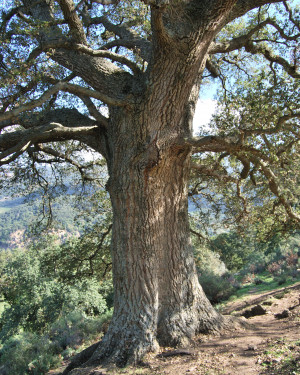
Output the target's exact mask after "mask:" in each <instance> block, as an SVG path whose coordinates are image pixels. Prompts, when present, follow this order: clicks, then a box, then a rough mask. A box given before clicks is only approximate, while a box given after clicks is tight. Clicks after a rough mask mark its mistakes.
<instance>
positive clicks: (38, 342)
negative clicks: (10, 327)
mask: <svg viewBox="0 0 300 375" xmlns="http://www.w3.org/2000/svg"><path fill="white" fill-rule="evenodd" d="M51 345H52V343H51V341H50V340H49V338H48V337H47V336H38V335H37V334H34V333H30V332H23V333H21V334H19V335H15V336H13V337H11V338H9V339H8V340H6V342H5V344H4V345H3V347H2V349H1V350H0V365H2V373H3V374H7V375H9V374H16V375H23V374H24V375H25V374H32V375H41V374H45V373H46V372H47V371H48V370H49V369H50V368H51V367H54V366H57V365H58V364H59V363H60V357H59V355H57V354H54V353H53V352H52V348H51Z"/></svg>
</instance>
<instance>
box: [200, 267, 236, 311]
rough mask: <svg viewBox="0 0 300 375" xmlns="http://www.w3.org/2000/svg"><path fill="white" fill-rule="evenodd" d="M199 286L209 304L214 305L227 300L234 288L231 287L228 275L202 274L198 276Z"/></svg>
mask: <svg viewBox="0 0 300 375" xmlns="http://www.w3.org/2000/svg"><path fill="white" fill-rule="evenodd" d="M199 281H200V284H201V285H202V288H203V290H204V292H205V294H206V296H207V298H208V299H209V300H210V302H211V303H213V304H216V303H219V302H221V301H224V300H226V299H228V298H229V297H230V296H231V295H233V294H234V292H235V291H236V288H235V287H234V286H233V285H232V283H231V282H230V280H229V276H228V275H223V276H220V275H216V274H214V273H203V274H201V275H200V276H199Z"/></svg>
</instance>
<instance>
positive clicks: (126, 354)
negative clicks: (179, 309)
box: [62, 315, 251, 375]
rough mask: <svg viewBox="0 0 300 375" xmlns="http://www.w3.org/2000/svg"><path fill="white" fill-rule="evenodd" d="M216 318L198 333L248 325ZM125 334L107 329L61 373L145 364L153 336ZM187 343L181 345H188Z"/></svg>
mask: <svg viewBox="0 0 300 375" xmlns="http://www.w3.org/2000/svg"><path fill="white" fill-rule="evenodd" d="M219 317H220V318H221V319H220V321H219V322H218V323H217V322H216V321H215V320H214V322H213V324H212V323H211V324H210V327H211V329H209V328H208V327H206V329H205V330H203V331H202V332H201V331H200V332H199V333H203V334H222V333H224V332H225V331H232V330H236V329H241V328H242V329H249V328H251V325H250V324H249V323H248V322H247V321H246V320H245V319H242V318H237V317H232V316H223V315H219ZM121 336H123V337H121ZM126 336H127V338H126ZM126 336H124V335H116V334H115V335H113V333H109V332H108V333H107V335H106V336H105V337H104V339H103V340H102V341H101V342H98V343H95V344H93V345H91V346H90V347H89V348H87V349H85V350H83V351H82V352H81V353H79V354H77V355H76V356H75V357H74V359H73V360H72V362H71V363H70V364H69V365H68V367H67V368H66V369H65V370H64V372H63V373H62V375H89V374H94V370H95V368H96V367H98V366H104V367H106V366H109V367H110V366H116V367H124V366H126V365H134V366H145V362H144V361H143V360H144V358H145V356H146V354H149V353H155V352H158V349H159V346H158V344H157V342H156V340H155V339H153V340H152V342H151V341H150V343H149V341H148V342H147V341H145V340H141V341H139V342H138V341H137V340H136V339H132V340H131V341H130V337H129V335H126ZM188 343H189V345H191V344H192V342H191V340H190V339H189V338H187V339H186V340H182V342H181V343H178V345H176V346H175V347H177V348H178V347H183V345H181V344H188ZM189 345H184V346H185V347H188V346H189ZM173 346H174V345H173ZM193 346H194V345H193ZM168 347H170V345H168Z"/></svg>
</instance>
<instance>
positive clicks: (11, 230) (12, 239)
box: [0, 195, 76, 251]
mask: <svg viewBox="0 0 300 375" xmlns="http://www.w3.org/2000/svg"><path fill="white" fill-rule="evenodd" d="M28 198H30V197H28V196H24V197H11V196H7V195H6V196H4V195H0V251H1V250H5V249H8V248H14V247H17V246H20V245H21V244H22V242H23V241H24V240H25V239H26V237H27V235H28V232H29V230H30V228H31V226H32V225H33V224H34V223H35V222H36V221H37V220H38V219H39V218H41V217H42V204H41V198H40V197H37V198H35V199H34V201H32V200H30V199H28ZM65 198H66V199H65ZM53 210H54V215H55V218H56V227H57V228H59V229H63V230H65V231H66V232H69V233H72V232H75V231H76V228H75V227H74V222H73V219H74V215H75V212H74V209H73V208H72V205H71V197H70V196H67V197H64V199H60V200H59V202H57V203H55V204H54V206H53Z"/></svg>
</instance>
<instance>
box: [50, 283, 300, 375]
mask: <svg viewBox="0 0 300 375" xmlns="http://www.w3.org/2000/svg"><path fill="white" fill-rule="evenodd" d="M299 292H300V283H297V284H295V285H294V286H292V287H288V288H282V289H279V290H278V289H277V290H275V291H273V292H267V293H262V294H255V289H254V290H253V291H252V293H253V294H249V295H248V296H247V297H246V298H244V299H243V300H238V301H236V302H231V303H228V304H227V305H226V307H225V308H224V309H223V311H222V313H223V314H227V315H235V316H241V315H242V314H243V312H244V311H245V310H247V309H250V308H251V307H253V306H256V305H257V304H260V305H261V306H262V307H263V308H265V309H266V310H267V313H266V314H265V315H258V316H253V317H251V318H249V319H247V322H248V323H250V325H251V326H250V328H247V329H245V328H242V327H241V326H240V325H237V326H236V327H235V329H233V330H230V331H227V332H224V333H223V334H222V335H220V336H218V337H216V336H207V335H201V336H199V337H197V338H196V340H195V342H194V345H193V347H190V348H184V349H183V350H177V351H176V350H172V349H171V348H164V349H163V350H162V353H160V355H156V356H151V357H149V358H147V365H146V366H145V367H140V368H133V367H126V368H125V369H115V368H101V367H98V368H97V369H95V368H93V369H88V368H86V369H77V370H73V372H72V375H73V374H74V375H102V374H103V375H104V374H145V375H150V374H157V375H182V374H187V375H221V374H222V375H254V374H259V375H262V374H267V375H271V374H274V375H279V374H280V375H281V374H282V375H300V305H299V303H300V293H299ZM284 310H286V311H287V313H286V314H287V315H288V316H287V317H285V318H281V319H278V318H276V317H275V315H276V314H280V313H282V312H283V311H284ZM243 319H245V318H243ZM297 340H298V342H297V343H296V344H295V341H297ZM276 345H277V346H278V347H280V350H281V351H280V350H279V355H278V354H276V355H275V354H274V352H272V349H271V347H273V348H274V346H275V347H276ZM283 346H284V348H285V350H283V349H282V348H283ZM287 351H288V352H289V355H290V356H291V358H294V359H293V360H294V362H295V366H294V367H293V368H292V369H291V367H286V366H284V365H283V363H284V361H285V359H286V358H285V356H286V355H287V354H286V353H287ZM298 365H299V366H298ZM61 370H62V369H60V371H61ZM50 374H51V375H54V374H59V371H58V372H57V370H56V371H52V372H50V373H49V375H50Z"/></svg>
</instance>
